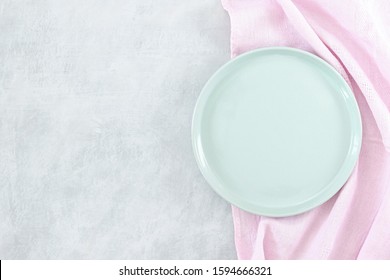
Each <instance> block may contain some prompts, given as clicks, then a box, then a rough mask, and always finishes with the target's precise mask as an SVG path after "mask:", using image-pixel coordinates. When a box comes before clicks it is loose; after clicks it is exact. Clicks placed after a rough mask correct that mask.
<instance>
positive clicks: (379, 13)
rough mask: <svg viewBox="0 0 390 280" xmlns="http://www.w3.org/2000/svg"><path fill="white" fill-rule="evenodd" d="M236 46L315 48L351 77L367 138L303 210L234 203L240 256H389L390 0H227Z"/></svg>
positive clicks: (234, 50)
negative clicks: (352, 163)
mask: <svg viewBox="0 0 390 280" xmlns="http://www.w3.org/2000/svg"><path fill="white" fill-rule="evenodd" d="M222 4H223V7H224V8H225V9H226V11H227V12H228V13H229V16H230V19H231V54H232V57H235V56H237V55H239V54H241V53H244V52H246V51H249V50H253V49H256V48H261V47H270V46H288V47H295V48H299V49H303V50H306V51H309V52H312V53H314V54H316V55H318V56H320V57H321V58H323V59H324V60H326V61H327V62H328V63H330V64H331V65H332V66H333V67H334V68H335V69H336V70H337V71H338V72H339V73H340V74H341V75H342V76H343V77H344V79H345V80H346V81H347V82H348V83H349V85H350V86H351V88H352V90H353V92H354V94H355V97H356V99H357V101H358V104H359V109H360V111H361V115H362V123H363V141H362V149H361V153H360V157H359V161H358V163H357V165H356V167H355V169H354V172H353V173H352V175H351V177H350V178H349V180H348V181H347V183H346V184H345V185H344V187H343V188H342V189H341V191H340V192H339V193H338V194H337V195H335V196H334V197H333V198H332V199H330V200H329V201H327V202H326V203H324V204H323V205H321V206H319V207H317V208H315V209H313V210H311V211H309V212H306V213H303V214H301V215H297V216H293V217H286V218H269V217H259V216H256V215H254V214H251V213H247V212H245V211H243V210H241V209H239V208H237V207H235V206H232V211H233V220H234V227H235V243H236V249H237V255H238V258H240V259H390V227H389V226H387V225H388V223H389V222H390V190H389V189H390V78H386V73H388V72H389V71H390V51H389V50H388V47H387V46H388V44H389V43H390V33H389V32H388V31H387V29H386V26H388V25H389V24H390V19H389V18H388V16H387V14H388V12H390V3H388V2H387V1H384V0H381V1H363V0H359V1H352V0H347V1H336V0H330V1H320V0H314V1H313V0H294V1H291V0H278V1H274V0H222Z"/></svg>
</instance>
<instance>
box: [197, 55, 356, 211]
mask: <svg viewBox="0 0 390 280" xmlns="http://www.w3.org/2000/svg"><path fill="white" fill-rule="evenodd" d="M361 138H362V125H361V119H360V113H359V109H358V106H357V103H356V100H355V98H354V95H353V93H352V91H351V89H350V88H349V86H348V84H347V83H346V82H345V81H344V79H343V78H342V77H341V76H340V75H339V74H338V73H337V72H336V71H335V70H334V69H333V68H332V67H331V66H330V65H329V64H327V63H326V62H325V61H323V60H322V59H320V58H318V57H317V56H315V55H312V54H310V53H307V52H304V51H300V50H297V49H292V48H266V49H258V50H255V51H252V52H249V53H246V54H244V55H241V56H238V57H237V58H235V59H233V60H231V61H230V62H229V63H227V64H226V65H224V66H223V67H222V68H220V69H219V70H218V71H217V72H216V73H215V74H214V75H213V76H212V77H211V79H210V80H209V81H208V82H207V84H206V85H205V87H204V88H203V90H202V93H201V94H200V96H199V99H198V102H197V104H196V107H195V112H194V116H193V122H192V143H193V148H194V152H195V158H196V160H197V163H198V166H199V168H200V170H201V172H202V174H203V176H204V177H205V178H206V180H207V181H208V183H209V184H210V185H211V186H212V188H213V189H214V190H215V191H216V192H217V193H218V194H220V195H221V196H222V197H224V198H225V199H226V200H227V201H229V202H231V203H232V204H234V205H236V206H238V207H239V208H241V209H244V210H246V211H249V212H252V213H256V214H260V215H265V216H273V217H280V216H290V215H295V214H299V213H302V212H305V211H307V210H309V209H312V208H314V207H316V206H318V205H320V204H322V203H324V202H325V201H327V200H328V199H329V198H331V197H332V196H333V195H334V194H336V193H337V191H339V190H340V188H341V187H342V186H343V185H344V183H345V182H346V180H347V179H348V177H349V176H350V174H351V172H352V170H353V168H354V166H355V163H356V160H357V158H358V155H359V152H360V146H361Z"/></svg>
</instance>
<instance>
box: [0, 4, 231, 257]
mask: <svg viewBox="0 0 390 280" xmlns="http://www.w3.org/2000/svg"><path fill="white" fill-rule="evenodd" d="M229 26H230V23H229V18H228V15H227V14H226V12H225V11H224V10H223V8H222V6H221V4H220V2H219V0H201V1H200V0H193V1H180V0H163V1H154V0H133V1H131V0H118V1H103V0H85V1H75V0H72V1H70V0H55V1H50V0H47V1H43V0H31V1H28V0H18V1H14V0H0V221H1V222H0V258H1V259H233V258H235V257H236V255H235V249H234V242H233V226H232V221H231V213H230V206H229V205H228V203H226V202H225V201H223V200H222V199H221V198H219V197H218V196H217V195H216V194H215V193H214V192H213V191H212V190H211V188H210V187H209V186H208V185H207V184H206V182H205V180H204V179H203V177H202V176H201V174H200V172H199V171H198V168H197V166H196V163H195V160H194V157H193V154H192V147H191V139H190V138H191V131H190V125H191V117H192V112H193V108H194V105H195V102H196V98H197V96H198V95H199V92H200V90H201V87H202V86H203V85H204V83H205V82H206V80H207V79H208V77H209V76H210V75H211V74H212V73H213V72H214V71H215V70H216V69H217V68H218V67H219V66H220V65H222V64H223V63H224V62H226V61H228V59H229V33H230V32H229Z"/></svg>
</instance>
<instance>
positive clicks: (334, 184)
mask: <svg viewBox="0 0 390 280" xmlns="http://www.w3.org/2000/svg"><path fill="white" fill-rule="evenodd" d="M270 51H271V52H272V51H282V52H287V53H295V54H296V53H298V54H300V55H304V56H308V57H310V58H312V59H314V60H315V61H316V62H317V63H320V64H322V65H324V66H325V67H326V68H327V69H328V70H329V71H330V72H333V73H334V74H335V77H336V79H338V80H340V82H341V83H342V84H343V88H345V89H346V92H344V94H345V95H347V97H351V98H348V100H347V99H346V98H344V101H345V102H344V103H345V104H346V107H347V109H348V110H349V111H350V112H349V114H348V115H349V117H350V119H351V118H352V122H351V134H350V135H351V142H350V145H349V148H348V153H347V155H346V158H345V159H344V162H343V164H342V166H341V167H340V170H339V172H338V173H336V175H335V176H334V177H333V179H332V180H331V181H330V182H329V183H328V185H326V186H324V188H323V189H322V190H321V191H319V192H317V193H316V194H315V195H314V196H313V197H311V198H308V199H307V200H305V201H302V202H301V203H300V204H297V205H292V206H291V205H290V206H287V207H277V208H270V207H260V206H259V205H255V204H253V203H250V202H248V201H246V200H245V199H242V198H240V197H238V196H236V195H235V194H234V193H232V192H230V191H229V190H228V189H226V188H223V186H221V185H222V184H221V183H220V182H219V181H218V180H217V179H216V176H215V175H213V172H211V171H210V169H207V168H206V165H207V164H206V161H205V160H204V155H202V154H201V150H200V148H199V146H200V145H201V143H198V139H199V138H200V134H201V133H200V127H201V116H202V113H203V110H204V105H203V104H205V103H206V101H207V99H208V96H209V95H210V94H211V92H213V91H212V90H209V87H210V86H211V84H212V83H214V82H215V80H216V79H217V78H218V76H219V75H221V72H223V71H226V69H227V68H230V67H232V65H234V64H235V63H237V62H239V61H241V60H243V59H245V58H246V57H247V56H253V55H256V54H258V53H264V52H270ZM202 105H203V107H202ZM354 114H355V117H353V115H354ZM362 132H363V128H362V120H361V113H360V110H359V106H358V104H357V101H356V98H355V95H354V93H353V91H352V89H351V88H350V86H349V85H348V83H347V82H346V81H345V79H344V78H343V77H342V76H341V74H340V73H339V72H337V71H336V69H335V68H334V67H333V66H332V65H330V64H329V63H328V62H326V61H325V60H323V59H322V58H320V57H318V56H317V55H314V54H312V53H310V52H307V51H304V50H301V49H297V48H291V47H283V46H277V47H266V48H258V49H254V50H251V51H248V52H245V53H243V54H241V55H238V56H236V57H234V58H233V59H231V60H229V61H228V62H227V63H225V64H223V65H222V66H220V67H219V68H218V70H217V71H216V72H215V73H214V74H213V75H212V76H211V77H210V78H209V79H208V81H207V82H206V83H205V85H204V86H203V88H202V90H201V92H200V94H199V96H198V98H197V101H196V105H195V108H194V112H193V115H192V124H191V140H192V149H193V152H194V155H195V159H196V162H197V166H198V168H199V170H200V171H201V173H202V175H203V177H204V178H205V179H206V181H207V183H208V184H209V185H210V187H211V188H212V189H213V190H214V191H215V192H216V193H217V194H218V195H220V196H221V197H222V198H224V199H225V200H226V201H227V202H229V203H231V204H233V205H235V206H236V207H238V208H240V209H242V210H245V211H247V212H251V213H254V214H257V215H262V216H268V217H287V216H293V215H297V214H301V213H304V212H306V211H309V210H311V209H313V208H315V207H318V206H320V205H322V204H323V203H325V202H326V201H328V200H329V199H330V198H332V197H333V196H334V195H335V194H336V193H337V192H339V191H340V190H341V189H342V187H343V186H344V185H345V183H346V182H347V180H348V179H349V177H350V176H351V175H352V173H353V170H354V168H355V166H356V163H357V160H358V158H359V154H360V150H361V145H362Z"/></svg>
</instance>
